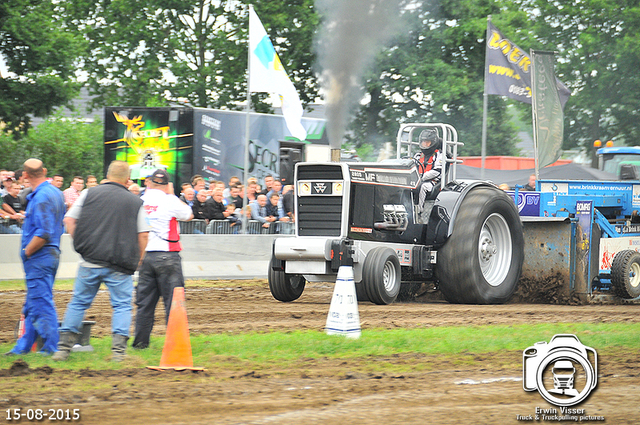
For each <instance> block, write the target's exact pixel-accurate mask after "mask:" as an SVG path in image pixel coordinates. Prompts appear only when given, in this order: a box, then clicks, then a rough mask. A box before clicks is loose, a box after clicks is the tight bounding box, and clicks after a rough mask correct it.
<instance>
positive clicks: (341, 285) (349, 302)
mask: <svg viewBox="0 0 640 425" xmlns="http://www.w3.org/2000/svg"><path fill="white" fill-rule="evenodd" d="M325 331H326V333H327V335H344V336H346V337H347V338H360V315H359V314H358V297H357V296H356V284H355V282H354V281H353V267H351V266H340V268H339V269H338V277H337V279H336V285H335V287H334V289H333V298H331V306H330V307H329V315H328V316H327V324H326V326H325Z"/></svg>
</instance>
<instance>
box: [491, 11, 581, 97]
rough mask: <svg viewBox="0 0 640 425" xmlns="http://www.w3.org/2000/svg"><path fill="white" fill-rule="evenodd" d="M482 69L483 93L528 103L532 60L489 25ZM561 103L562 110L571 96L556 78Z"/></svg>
mask: <svg viewBox="0 0 640 425" xmlns="http://www.w3.org/2000/svg"><path fill="white" fill-rule="evenodd" d="M487 33H488V39H487V50H486V55H485V66H486V67H487V72H486V76H487V77H486V79H485V93H486V94H495V95H498V96H506V97H509V98H511V99H514V100H518V101H520V102H524V103H529V104H530V103H531V58H530V57H529V55H527V54H526V53H525V51H524V50H522V49H521V48H520V47H518V46H517V45H516V44H515V43H512V42H511V41H509V40H508V39H506V38H505V37H504V36H503V35H502V33H501V32H500V31H498V29H497V28H496V27H495V26H494V25H493V24H492V23H491V21H489V22H488V28H487ZM555 81H556V85H557V90H558V95H559V96H560V103H561V104H562V107H563V108H564V105H565V103H567V100H568V99H569V96H571V92H570V90H569V89H568V88H567V86H565V85H564V83H562V82H561V81H560V80H558V79H556V80H555Z"/></svg>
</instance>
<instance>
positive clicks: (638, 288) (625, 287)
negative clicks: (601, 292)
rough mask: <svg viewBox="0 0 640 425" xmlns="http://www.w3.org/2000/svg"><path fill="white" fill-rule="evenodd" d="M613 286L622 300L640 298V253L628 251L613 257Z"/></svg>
mask: <svg viewBox="0 0 640 425" xmlns="http://www.w3.org/2000/svg"><path fill="white" fill-rule="evenodd" d="M611 285H612V286H613V291H614V292H615V294H616V295H617V296H619V297H620V298H625V299H630V298H637V297H640V253H638V252H636V251H632V250H630V249H627V250H624V251H620V252H618V253H617V254H616V255H615V256H614V257H613V263H612V264H611Z"/></svg>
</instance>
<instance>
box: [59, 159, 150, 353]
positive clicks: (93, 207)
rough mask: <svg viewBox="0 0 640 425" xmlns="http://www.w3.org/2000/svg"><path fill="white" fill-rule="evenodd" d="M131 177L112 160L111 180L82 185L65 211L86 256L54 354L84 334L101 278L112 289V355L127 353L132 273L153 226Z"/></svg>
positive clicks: (64, 350) (124, 165) (70, 229)
mask: <svg viewBox="0 0 640 425" xmlns="http://www.w3.org/2000/svg"><path fill="white" fill-rule="evenodd" d="M128 179H129V165H128V164H127V163H126V162H123V161H113V162H112V163H111V164H110V165H109V169H108V171H107V180H108V181H107V182H105V183H103V184H101V185H99V186H96V187H92V188H90V189H87V190H85V191H83V192H82V194H81V195H80V197H79V198H78V200H77V201H76V202H74V204H73V205H72V207H71V208H70V209H69V211H68V212H67V214H66V216H65V219H64V224H65V225H66V227H67V232H68V233H69V234H70V235H71V236H72V237H73V247H74V248H75V250H76V252H78V254H80V255H81V256H82V261H81V263H80V267H79V268H78V275H77V276H76V281H75V284H74V288H73V298H72V299H71V301H70V302H69V305H68V306H67V311H66V313H65V316H64V320H63V322H62V326H61V328H60V342H59V343H58V351H57V352H56V353H55V354H54V356H53V357H52V358H53V360H56V361H61V360H66V359H67V358H68V357H69V352H70V351H71V348H73V346H74V345H75V344H76V342H77V341H78V339H79V337H80V333H81V325H82V319H83V317H84V312H85V311H86V310H87V309H88V308H89V307H90V306H91V303H92V302H93V299H94V298H95V296H96V293H97V292H98V289H99V288H100V284H101V283H102V282H104V284H105V285H106V286H107V288H108V289H109V294H110V296H111V305H112V306H113V318H112V322H111V327H112V332H113V340H112V345H111V353H112V360H113V361H121V360H123V359H124V356H125V351H126V348H127V340H128V339H129V327H130V325H131V300H132V297H133V279H132V277H131V275H133V274H134V273H135V271H136V269H137V268H138V266H139V264H140V262H141V261H142V256H143V255H144V252H145V248H146V246H147V241H148V237H149V230H150V227H149V225H148V224H147V222H146V213H145V211H144V209H143V208H142V200H141V199H140V197H138V196H136V195H134V194H133V193H131V192H129V191H128V190H127V188H126V187H125V184H126V183H127V180H128Z"/></svg>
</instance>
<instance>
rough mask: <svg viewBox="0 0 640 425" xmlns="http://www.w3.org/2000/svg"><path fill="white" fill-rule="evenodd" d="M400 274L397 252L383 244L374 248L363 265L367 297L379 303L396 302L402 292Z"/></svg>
mask: <svg viewBox="0 0 640 425" xmlns="http://www.w3.org/2000/svg"><path fill="white" fill-rule="evenodd" d="M400 275H401V269H400V261H399V260H398V256H397V254H396V252H395V251H394V250H393V249H391V248H388V247H383V246H378V247H376V248H373V249H372V250H371V251H369V252H368V253H367V257H366V258H365V260H364V264H363V266H362V284H363V286H364V290H365V292H366V294H367V298H369V300H370V301H371V302H372V303H374V304H378V305H386V304H391V303H392V302H394V301H395V300H396V298H397V297H398V293H399V292H400ZM385 283H386V285H385Z"/></svg>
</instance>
